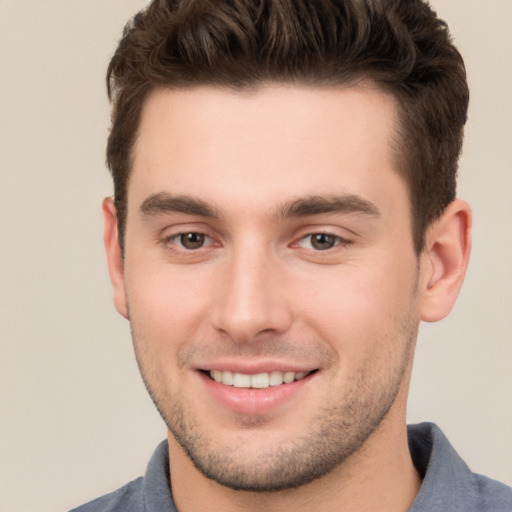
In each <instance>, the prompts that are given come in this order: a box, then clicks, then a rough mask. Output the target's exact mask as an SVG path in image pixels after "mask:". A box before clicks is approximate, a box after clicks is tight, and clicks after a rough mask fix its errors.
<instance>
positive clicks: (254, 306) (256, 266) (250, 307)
mask: <svg viewBox="0 0 512 512" xmlns="http://www.w3.org/2000/svg"><path fill="white" fill-rule="evenodd" d="M281 278H282V271H281V269H280V268H279V264H277V262H275V261H272V258H271V257H269V255H268V254H265V253H264V251H254V250H248V251H239V253H238V254H234V255H233V256H232V258H230V259H229V261H228V262H226V266H225V269H224V272H222V274H221V275H219V276H218V279H217V280H216V282H217V283H218V288H217V293H215V298H216V300H215V303H214V304H213V311H212V317H211V318H212V322H213V326H214V328H215V329H216V330H218V331H221V332H223V333H224V334H227V335H228V336H229V337H230V338H231V339H233V340H234V341H237V342H245V343H247V342H253V341H257V340H258V338H259V337H260V336H261V335H262V334H269V333H274V334H282V333H284V332H285V331H286V330H287V329H288V328H289V327H290V324H291V323H292V319H293V311H292V304H291V301H290V300H289V297H288V296H287V289H286V285H285V283H283V280H282V279H281Z"/></svg>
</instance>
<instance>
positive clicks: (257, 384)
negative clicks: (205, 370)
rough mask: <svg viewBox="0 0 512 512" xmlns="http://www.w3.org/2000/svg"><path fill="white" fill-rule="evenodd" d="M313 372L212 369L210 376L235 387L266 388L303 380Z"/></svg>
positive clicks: (216, 380)
mask: <svg viewBox="0 0 512 512" xmlns="http://www.w3.org/2000/svg"><path fill="white" fill-rule="evenodd" d="M311 373H312V372H280V371H273V372H267V373H257V374H255V375H249V374H245V373H236V372H230V371H219V370H210V371H209V375H210V377H211V378H212V379H213V380H214V381H215V382H218V383H220V384H224V385H226V386H233V387H235V388H247V389H250V388H256V389H265V388H269V387H273V386H281V385H282V384H290V383H291V382H295V381H297V380H301V379H303V378H304V377H306V376H307V375H309V374H311Z"/></svg>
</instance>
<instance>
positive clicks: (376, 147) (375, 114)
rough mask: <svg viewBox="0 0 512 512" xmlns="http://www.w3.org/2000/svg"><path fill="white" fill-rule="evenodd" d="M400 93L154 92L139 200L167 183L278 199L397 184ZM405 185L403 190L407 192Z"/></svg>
mask: <svg viewBox="0 0 512 512" xmlns="http://www.w3.org/2000/svg"><path fill="white" fill-rule="evenodd" d="M396 118H397V109H396V105H395V102H394V99H393V98H392V97H391V96H390V95H388V94H386V93H384V92H382V91H380V90H378V89H377V88H375V87H371V85H368V84H365V85H361V86H353V87H346V88H341V87H337V88H313V87H297V86H289V85H273V86H266V87H262V88H259V89H255V90H251V91H242V92H240V91H232V90H226V89H220V88H215V87H198V88H192V89H183V90H180V89H178V90H174V89H173V90H168V89H161V90H156V91H154V92H153V93H152V94H151V95H150V96H149V98H148V99H147V101H146V104H145V106H144V108H143V111H142V115H141V122H140V126H139V131H138V138H137V141H136V144H135V148H134V163H133V171H132V176H131V178H130V185H129V190H128V197H129V201H130V198H131V200H134V201H136V202H138V203H139V204H140V202H141V201H143V200H144V199H145V197H147V196H149V195H151V194H155V193H159V192H162V191H167V192H171V193H173V194H194V195H199V196H200V197H203V196H208V197H207V199H208V200H212V201H213V202H215V203H218V204H219V205H221V206H222V207H223V208H229V206H230V205H231V204H236V203H237V202H238V201H239V200H242V201H245V202H246V203H247V201H249V200H250V201H251V202H252V203H261V205H262V206H263V205H264V203H271V202H272V201H273V202H274V203H276V202H277V201H278V200H279V198H280V197H282V196H283V195H286V196H294V195H295V196H304V195H305V194H327V193H333V192H336V193H338V192H339V193H341V192H347V193H356V194H358V195H361V192H364V194H365V195H367V196H369V198H370V199H371V196H378V195H382V193H383V189H387V191H386V193H387V194H389V193H391V190H390V189H389V185H390V183H391V182H393V183H394V185H395V186H396V185H397V182H400V183H399V185H400V186H401V187H402V188H403V184H402V183H401V179H399V177H398V173H397V172H396V171H395V169H394V168H393V161H394V158H393V145H392V140H393V137H394V127H395V123H396ZM401 192H403V191H401Z"/></svg>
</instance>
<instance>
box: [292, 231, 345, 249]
mask: <svg viewBox="0 0 512 512" xmlns="http://www.w3.org/2000/svg"><path fill="white" fill-rule="evenodd" d="M342 242H343V240H342V238H340V237H339V236H336V235H330V234H329V233H312V234H310V235H307V236H305V237H304V238H302V239H301V241H300V245H301V246H302V247H304V248H306V249H314V250H315V251H327V250H329V249H332V248H333V247H335V246H336V245H339V244H340V243H342Z"/></svg>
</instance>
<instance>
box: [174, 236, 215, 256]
mask: <svg viewBox="0 0 512 512" xmlns="http://www.w3.org/2000/svg"><path fill="white" fill-rule="evenodd" d="M208 238H209V237H207V236H206V235H205V234H204V233H195V232H191V233H180V234H178V235H175V236H173V237H172V240H173V241H174V242H175V243H177V244H178V245H180V246H181V247H183V248H184V249H187V250H189V251H193V250H195V249H201V247H203V246H204V245H205V243H206V241H207V239H208Z"/></svg>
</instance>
